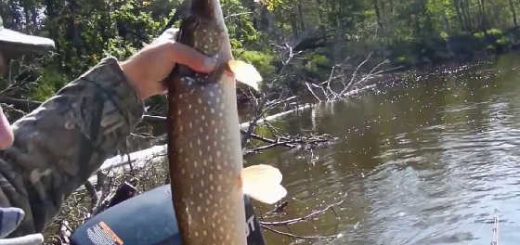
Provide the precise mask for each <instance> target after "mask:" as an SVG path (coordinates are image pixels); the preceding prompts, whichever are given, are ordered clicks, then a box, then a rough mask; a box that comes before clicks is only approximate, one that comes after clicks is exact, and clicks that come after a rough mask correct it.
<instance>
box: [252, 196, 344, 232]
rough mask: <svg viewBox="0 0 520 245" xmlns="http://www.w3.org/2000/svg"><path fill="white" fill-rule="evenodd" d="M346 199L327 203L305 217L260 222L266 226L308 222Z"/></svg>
mask: <svg viewBox="0 0 520 245" xmlns="http://www.w3.org/2000/svg"><path fill="white" fill-rule="evenodd" d="M344 201H345V199H344V198H342V199H341V200H340V201H338V202H335V203H332V204H329V205H327V206H326V207H325V208H323V209H320V210H316V211H313V212H311V213H310V214H307V215H305V216H303V217H299V218H295V219H289V220H284V221H261V222H260V223H261V224H262V225H265V226H285V225H293V224H296V223H301V222H306V221H309V220H312V219H314V218H315V217H317V216H320V215H322V214H323V213H325V212H327V211H328V210H332V209H333V208H334V207H337V206H339V205H341V204H343V202H344Z"/></svg>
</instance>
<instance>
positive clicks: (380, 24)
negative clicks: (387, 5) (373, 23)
mask: <svg viewBox="0 0 520 245" xmlns="http://www.w3.org/2000/svg"><path fill="white" fill-rule="evenodd" d="M373 3H374V10H375V11H376V18H377V26H379V30H381V31H382V30H383V23H381V11H380V10H379V5H378V4H377V0H373Z"/></svg>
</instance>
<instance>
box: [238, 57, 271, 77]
mask: <svg viewBox="0 0 520 245" xmlns="http://www.w3.org/2000/svg"><path fill="white" fill-rule="evenodd" d="M239 52H240V51H239ZM237 58H238V59H241V60H244V61H246V62H248V63H250V64H253V65H254V66H255V67H256V68H257V69H258V71H259V72H260V74H262V76H264V77H270V76H272V75H273V74H274V71H275V67H274V65H273V61H274V56H273V55H271V54H269V53H263V52H259V51H247V50H242V52H240V54H239V55H237Z"/></svg>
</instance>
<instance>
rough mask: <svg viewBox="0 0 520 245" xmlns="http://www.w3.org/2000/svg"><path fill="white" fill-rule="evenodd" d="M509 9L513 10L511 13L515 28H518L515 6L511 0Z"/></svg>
mask: <svg viewBox="0 0 520 245" xmlns="http://www.w3.org/2000/svg"><path fill="white" fill-rule="evenodd" d="M509 8H510V9H511V13H512V14H513V23H514V25H515V27H518V21H517V19H516V10H515V5H514V4H513V0H509Z"/></svg>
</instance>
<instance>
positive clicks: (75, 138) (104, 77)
mask: <svg viewBox="0 0 520 245" xmlns="http://www.w3.org/2000/svg"><path fill="white" fill-rule="evenodd" d="M143 110H144V108H143V105H142V103H141V101H140V100H139V99H138V97H137V95H136V93H135V91H134V90H133V89H132V87H131V86H130V85H129V83H128V81H127V79H126V78H125V76H124V74H123V73H122V71H121V68H120V66H119V64H118V62H117V61H116V60H115V59H113V58H107V59H105V60H103V61H102V62H101V63H100V64H99V65H97V66H96V67H94V68H93V69H92V70H90V71H88V72H87V73H85V74H84V75H82V76H81V77H80V78H79V79H77V80H75V81H73V82H71V83H70V84H68V85H67V86H66V87H64V88H63V89H61V90H60V91H59V92H58V93H57V94H56V96H54V97H53V98H51V99H49V100H48V101H46V102H45V103H44V104H42V105H41V106H40V107H39V108H37V109H36V110H34V111H33V112H32V113H30V114H29V115H27V116H25V117H23V118H22V119H20V120H19V121H17V122H16V123H14V125H13V129H14V133H15V142H14V145H13V147H12V148H10V149H8V150H6V151H3V152H0V206H2V207H6V206H15V207H20V208H22V209H23V210H24V211H25V212H26V218H25V219H24V221H23V223H22V225H21V226H20V228H19V229H18V230H17V231H15V234H13V235H21V234H27V233H32V232H40V231H42V230H43V229H44V228H45V226H46V224H47V223H48V222H49V221H50V220H51V218H52V217H53V216H54V215H56V213H57V212H58V209H59V208H60V205H61V204H62V202H63V200H64V199H65V198H66V197H67V196H68V195H69V194H70V193H71V192H72V191H74V190H76V189H77V188H78V187H79V186H80V185H81V184H83V183H84V182H85V181H86V180H87V178H88V177H89V176H90V175H91V174H92V173H93V172H94V171H96V170H97V169H98V168H99V166H100V165H101V164H102V163H103V161H104V160H105V159H106V158H107V157H108V156H110V155H114V154H115V153H116V150H117V149H118V146H119V144H121V143H123V142H125V140H124V139H125V137H126V136H128V135H129V134H130V131H131V130H132V129H133V128H134V126H135V125H136V124H137V123H138V121H139V120H140V118H141V116H142V114H143Z"/></svg>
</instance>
